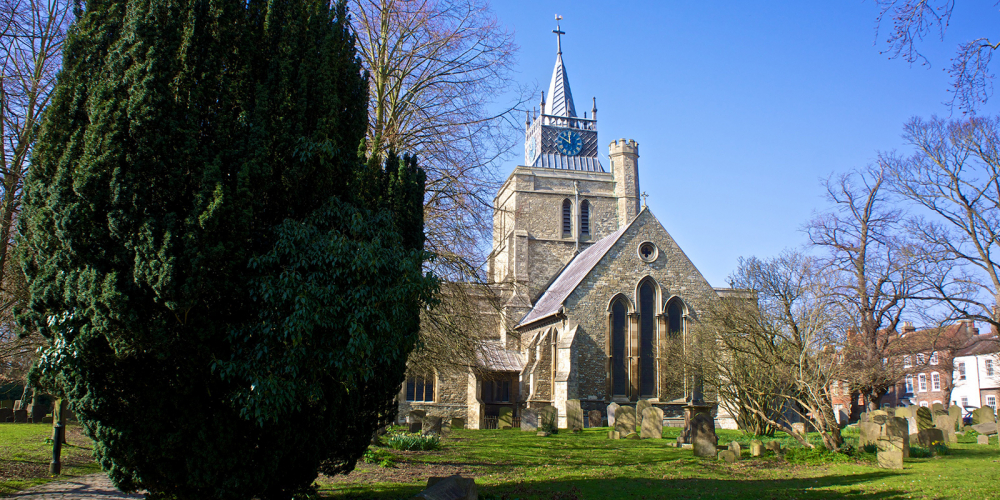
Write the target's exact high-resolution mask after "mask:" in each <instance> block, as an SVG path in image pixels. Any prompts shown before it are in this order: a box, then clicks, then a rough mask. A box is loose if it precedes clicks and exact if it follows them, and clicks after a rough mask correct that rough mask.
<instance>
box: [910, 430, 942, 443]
mask: <svg viewBox="0 0 1000 500" xmlns="http://www.w3.org/2000/svg"><path fill="white" fill-rule="evenodd" d="M911 437H912V436H911ZM917 442H918V443H919V444H920V446H923V447H924V448H930V447H931V444H932V443H943V442H944V434H942V433H941V429H920V430H919V431H917Z"/></svg>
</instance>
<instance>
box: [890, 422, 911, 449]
mask: <svg viewBox="0 0 1000 500" xmlns="http://www.w3.org/2000/svg"><path fill="white" fill-rule="evenodd" d="M909 427H910V425H909V423H908V422H907V421H906V419H905V418H902V417H893V418H890V419H889V422H888V423H887V424H886V426H885V435H886V436H887V437H890V438H899V439H901V440H902V441H903V458H910V429H909Z"/></svg>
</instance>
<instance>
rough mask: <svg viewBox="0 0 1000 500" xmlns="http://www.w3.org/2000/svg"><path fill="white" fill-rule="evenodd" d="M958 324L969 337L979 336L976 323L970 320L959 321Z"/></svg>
mask: <svg viewBox="0 0 1000 500" xmlns="http://www.w3.org/2000/svg"><path fill="white" fill-rule="evenodd" d="M958 322H959V323H962V324H963V325H965V330H966V331H967V332H969V333H970V334H971V335H979V327H977V326H976V321H975V320H972V319H960V320H958Z"/></svg>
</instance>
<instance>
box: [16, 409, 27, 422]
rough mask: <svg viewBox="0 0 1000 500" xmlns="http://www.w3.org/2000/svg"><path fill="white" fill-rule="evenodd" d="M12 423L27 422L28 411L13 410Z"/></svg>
mask: <svg viewBox="0 0 1000 500" xmlns="http://www.w3.org/2000/svg"><path fill="white" fill-rule="evenodd" d="M14 421H15V422H18V423H23V422H27V421H28V410H14Z"/></svg>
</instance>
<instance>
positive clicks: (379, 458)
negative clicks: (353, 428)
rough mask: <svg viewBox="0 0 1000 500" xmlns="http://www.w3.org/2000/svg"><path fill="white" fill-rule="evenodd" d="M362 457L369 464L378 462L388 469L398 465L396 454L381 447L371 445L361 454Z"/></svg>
mask: <svg viewBox="0 0 1000 500" xmlns="http://www.w3.org/2000/svg"><path fill="white" fill-rule="evenodd" d="M361 459H362V460H364V462H365V463H368V464H378V466H379V467H383V468H386V469H389V468H392V467H395V466H396V456H395V455H393V454H392V453H389V451H388V450H382V449H379V448H371V447H369V448H368V449H367V450H365V454H364V455H362V456H361Z"/></svg>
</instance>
